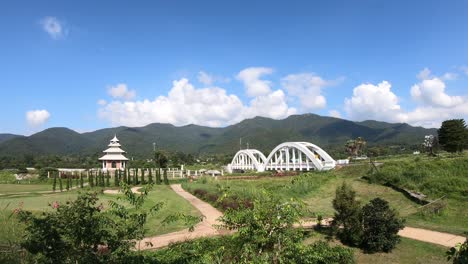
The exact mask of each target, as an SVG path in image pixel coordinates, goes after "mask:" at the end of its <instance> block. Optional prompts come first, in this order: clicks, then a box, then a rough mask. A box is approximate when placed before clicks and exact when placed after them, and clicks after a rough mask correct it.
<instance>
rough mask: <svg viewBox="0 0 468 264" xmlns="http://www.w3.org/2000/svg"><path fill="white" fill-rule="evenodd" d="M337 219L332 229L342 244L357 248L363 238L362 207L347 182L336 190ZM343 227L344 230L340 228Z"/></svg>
mask: <svg viewBox="0 0 468 264" xmlns="http://www.w3.org/2000/svg"><path fill="white" fill-rule="evenodd" d="M333 208H334V209H335V217H334V219H333V223H332V227H333V229H334V230H335V231H337V232H338V235H339V237H340V239H341V241H342V242H344V243H346V244H349V245H351V246H357V245H359V244H360V242H361V237H362V224H361V223H362V221H361V219H362V217H361V216H362V213H361V205H360V203H359V202H358V201H357V200H356V192H355V191H354V190H353V189H352V188H351V187H350V186H349V185H348V184H346V183H345V182H343V184H342V185H341V186H339V187H338V188H337V189H336V195H335V199H334V200H333ZM340 226H342V227H343V228H341V229H340V228H339V227H340Z"/></svg>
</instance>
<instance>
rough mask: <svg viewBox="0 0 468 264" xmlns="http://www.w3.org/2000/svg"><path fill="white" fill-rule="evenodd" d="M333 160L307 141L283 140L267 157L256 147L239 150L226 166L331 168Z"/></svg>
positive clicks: (285, 168) (238, 168)
mask: <svg viewBox="0 0 468 264" xmlns="http://www.w3.org/2000/svg"><path fill="white" fill-rule="evenodd" d="M335 166H336V162H335V160H334V159H333V158H332V157H330V155H328V153H327V152H325V151H324V150H323V149H321V148H320V147H318V146H317V145H314V144H312V143H309V142H285V143H282V144H279V145H278V146H276V147H275V148H274V149H273V150H272V151H271V153H270V154H269V155H268V157H265V156H264V155H263V154H262V153H261V152H260V151H258V150H256V149H242V150H239V151H238V152H237V153H236V155H235V156H234V158H233V159H232V162H231V164H229V166H228V168H229V169H230V170H256V171H259V172H262V171H265V170H285V171H309V170H320V171H321V170H331V169H333V168H335Z"/></svg>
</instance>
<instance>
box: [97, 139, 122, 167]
mask: <svg viewBox="0 0 468 264" xmlns="http://www.w3.org/2000/svg"><path fill="white" fill-rule="evenodd" d="M108 146H109V148H108V149H106V150H104V151H103V152H104V153H106V154H105V155H104V156H102V157H100V158H99V160H100V161H101V162H102V169H103V170H107V169H111V170H112V169H114V170H116V169H125V167H126V165H127V162H128V159H127V158H126V157H125V156H124V155H123V154H124V153H125V151H124V150H123V149H121V148H120V147H121V145H120V143H119V139H117V136H116V135H114V138H113V139H111V141H110V143H109V145H108Z"/></svg>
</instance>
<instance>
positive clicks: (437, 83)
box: [410, 77, 463, 107]
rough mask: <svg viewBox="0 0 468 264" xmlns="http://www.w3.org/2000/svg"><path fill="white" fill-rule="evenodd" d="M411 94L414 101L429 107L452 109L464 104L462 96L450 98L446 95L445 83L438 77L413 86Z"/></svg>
mask: <svg viewBox="0 0 468 264" xmlns="http://www.w3.org/2000/svg"><path fill="white" fill-rule="evenodd" d="M410 93H411V96H412V97H413V99H415V100H416V101H418V102H421V103H423V104H424V105H428V106H434V107H452V106H455V105H459V104H460V103H462V102H463V98H462V97H461V96H450V95H448V94H447V93H445V83H444V82H443V81H442V80H441V79H439V78H437V77H434V78H431V79H425V80H422V81H421V82H420V83H418V84H415V85H413V86H412V87H411V91H410Z"/></svg>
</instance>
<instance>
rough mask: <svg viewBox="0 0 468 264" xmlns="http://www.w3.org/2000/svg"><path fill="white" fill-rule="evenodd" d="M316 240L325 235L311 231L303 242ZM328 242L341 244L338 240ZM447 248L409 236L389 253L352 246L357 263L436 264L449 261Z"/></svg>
mask: <svg viewBox="0 0 468 264" xmlns="http://www.w3.org/2000/svg"><path fill="white" fill-rule="evenodd" d="M318 240H326V238H325V235H323V234H320V233H317V232H312V233H311V234H309V235H308V237H307V238H306V239H305V240H304V243H305V244H312V243H313V242H316V241H318ZM330 243H332V244H335V245H341V246H343V244H341V243H340V242H339V241H338V240H332V241H330ZM447 249H448V248H445V247H442V246H438V245H434V244H430V243H425V242H421V241H417V240H413V239H409V238H401V242H400V243H399V244H398V245H397V247H396V248H395V249H394V250H393V251H392V252H390V253H374V254H366V253H364V252H363V251H362V250H360V249H358V248H353V250H354V257H355V259H356V263H358V264H378V263H383V264H390V263H391V264H436V263H437V264H438V263H449V262H447V260H446V257H445V252H446V251H447Z"/></svg>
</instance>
